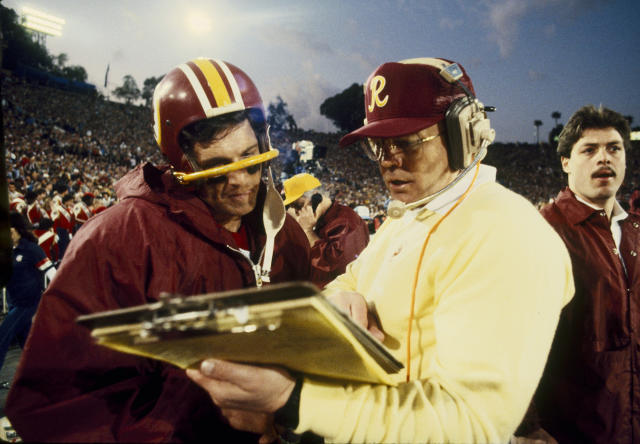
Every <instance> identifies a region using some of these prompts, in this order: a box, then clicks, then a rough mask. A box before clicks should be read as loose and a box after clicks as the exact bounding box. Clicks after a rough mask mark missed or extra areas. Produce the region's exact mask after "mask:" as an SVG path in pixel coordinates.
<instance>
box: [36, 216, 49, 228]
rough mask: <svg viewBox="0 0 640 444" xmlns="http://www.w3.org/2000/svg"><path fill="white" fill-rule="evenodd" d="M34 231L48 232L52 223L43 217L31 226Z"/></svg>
mask: <svg viewBox="0 0 640 444" xmlns="http://www.w3.org/2000/svg"><path fill="white" fill-rule="evenodd" d="M33 227H34V228H35V229H36V230H48V229H49V228H53V221H52V220H51V219H49V218H48V217H43V218H42V219H40V220H39V221H38V222H36V224H35V225H34V226H33Z"/></svg>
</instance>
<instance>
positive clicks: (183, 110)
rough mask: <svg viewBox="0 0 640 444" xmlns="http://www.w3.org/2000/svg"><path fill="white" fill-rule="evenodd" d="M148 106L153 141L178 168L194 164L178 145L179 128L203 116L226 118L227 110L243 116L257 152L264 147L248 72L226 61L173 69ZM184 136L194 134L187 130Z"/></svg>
mask: <svg viewBox="0 0 640 444" xmlns="http://www.w3.org/2000/svg"><path fill="white" fill-rule="evenodd" d="M153 110H154V113H153V116H154V132H155V138H156V141H157V143H158V145H159V146H160V149H161V150H162V152H163V154H164V155H165V157H166V158H167V160H168V161H169V163H170V164H171V165H172V166H173V168H174V169H176V170H178V171H181V172H193V171H194V167H195V165H193V164H192V162H190V161H189V159H188V157H189V156H188V155H185V152H184V148H183V147H184V146H185V145H182V144H181V142H183V141H184V140H181V139H184V136H183V134H182V133H183V130H184V129H185V128H187V127H190V126H191V125H197V123H199V122H200V121H203V120H208V119H212V118H213V119H212V120H218V119H217V118H218V117H221V118H222V120H226V115H227V114H237V113H238V112H241V113H240V115H241V117H240V121H242V120H244V119H245V118H248V119H249V122H250V123H251V125H252V128H253V129H254V132H255V133H256V137H257V138H258V141H259V145H260V150H261V152H262V150H263V149H264V150H268V149H269V143H268V136H267V135H266V131H267V129H266V124H265V118H264V116H265V113H264V106H263V103H262V98H261V97H260V94H259V92H258V90H257V88H256V86H255V85H254V83H253V81H252V80H251V79H250V78H249V76H247V75H246V74H245V73H244V72H243V71H242V70H240V69H239V68H237V67H235V66H234V65H232V64H230V63H225V62H223V61H221V60H212V59H204V58H200V59H195V60H192V61H189V62H187V63H184V64H182V65H179V66H178V67H176V68H174V69H173V70H171V71H170V72H169V73H167V74H166V75H165V76H164V77H163V79H162V80H161V81H160V83H158V85H157V86H156V89H155V91H154V96H153ZM231 120H233V118H232V119H231ZM263 134H264V135H263ZM190 136H196V137H198V138H199V137H200V136H198V135H195V134H190V132H189V131H187V136H186V137H187V139H188V138H189V137H190Z"/></svg>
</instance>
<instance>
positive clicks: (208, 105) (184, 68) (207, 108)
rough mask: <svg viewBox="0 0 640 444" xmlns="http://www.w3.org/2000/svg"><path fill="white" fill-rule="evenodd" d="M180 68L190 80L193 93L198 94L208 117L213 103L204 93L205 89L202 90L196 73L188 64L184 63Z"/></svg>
mask: <svg viewBox="0 0 640 444" xmlns="http://www.w3.org/2000/svg"><path fill="white" fill-rule="evenodd" d="M178 68H180V70H181V71H182V72H183V73H184V75H185V76H186V77H187V80H189V83H190V84H191V87H192V88H193V91H194V92H195V93H196V97H198V100H199V101H200V106H201V107H202V111H203V112H204V113H205V115H208V113H209V112H210V110H211V108H212V106H211V103H210V102H209V99H208V98H207V94H206V93H205V92H204V89H202V85H201V84H200V82H199V81H198V78H197V77H196V75H195V74H194V72H193V71H192V70H191V67H190V66H189V65H187V64H186V63H183V64H181V65H179V66H178Z"/></svg>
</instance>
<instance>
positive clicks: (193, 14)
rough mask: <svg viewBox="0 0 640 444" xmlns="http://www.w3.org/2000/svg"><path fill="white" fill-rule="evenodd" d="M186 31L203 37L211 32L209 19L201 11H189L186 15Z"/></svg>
mask: <svg viewBox="0 0 640 444" xmlns="http://www.w3.org/2000/svg"><path fill="white" fill-rule="evenodd" d="M187 29H188V30H189V32H191V33H193V34H195V35H204V34H207V33H208V32H210V31H211V19H210V18H209V17H207V16H206V14H204V13H203V12H202V11H190V12H189V13H188V14H187Z"/></svg>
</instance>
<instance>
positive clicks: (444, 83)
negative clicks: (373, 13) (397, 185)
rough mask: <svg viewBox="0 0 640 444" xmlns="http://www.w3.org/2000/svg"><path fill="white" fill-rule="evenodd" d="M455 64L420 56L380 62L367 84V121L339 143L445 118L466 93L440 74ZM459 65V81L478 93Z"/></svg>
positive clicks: (400, 131) (387, 134) (390, 134)
mask: <svg viewBox="0 0 640 444" xmlns="http://www.w3.org/2000/svg"><path fill="white" fill-rule="evenodd" d="M454 63H455V62H452V61H450V60H446V59H435V58H418V59H409V60H403V61H401V62H390V63H385V64H383V65H380V66H379V67H378V68H377V69H376V70H375V71H374V72H373V73H372V74H371V75H370V76H369V78H368V79H367V82H366V84H365V86H364V106H365V113H366V120H365V124H364V126H362V127H360V128H358V129H357V130H355V131H352V132H350V133H349V134H347V135H346V136H344V137H343V138H342V139H340V146H346V145H350V144H352V143H354V142H357V141H358V140H361V139H363V138H365V137H398V136H404V135H407V134H412V133H415V132H417V131H420V130H421V129H424V128H428V127H430V126H432V125H434V124H436V123H438V122H439V121H441V120H442V119H444V117H445V113H446V112H447V109H448V108H449V106H450V105H451V103H452V102H453V101H454V100H455V99H457V98H459V97H462V96H464V95H465V92H464V90H463V88H462V87H461V86H460V85H459V84H458V83H457V82H452V83H451V82H450V81H448V80H447V78H445V77H443V75H442V74H441V71H443V70H444V69H445V68H447V67H450V65H452V64H454ZM457 68H459V70H460V72H461V74H462V76H461V77H460V78H459V81H460V82H462V83H463V84H464V85H465V86H466V87H467V88H468V90H469V91H470V92H471V93H473V94H475V92H474V90H473V84H472V83H471V79H470V78H469V76H468V75H467V72H466V71H465V70H464V68H463V67H462V66H461V65H459V64H458V65H457ZM445 74H446V73H445Z"/></svg>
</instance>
